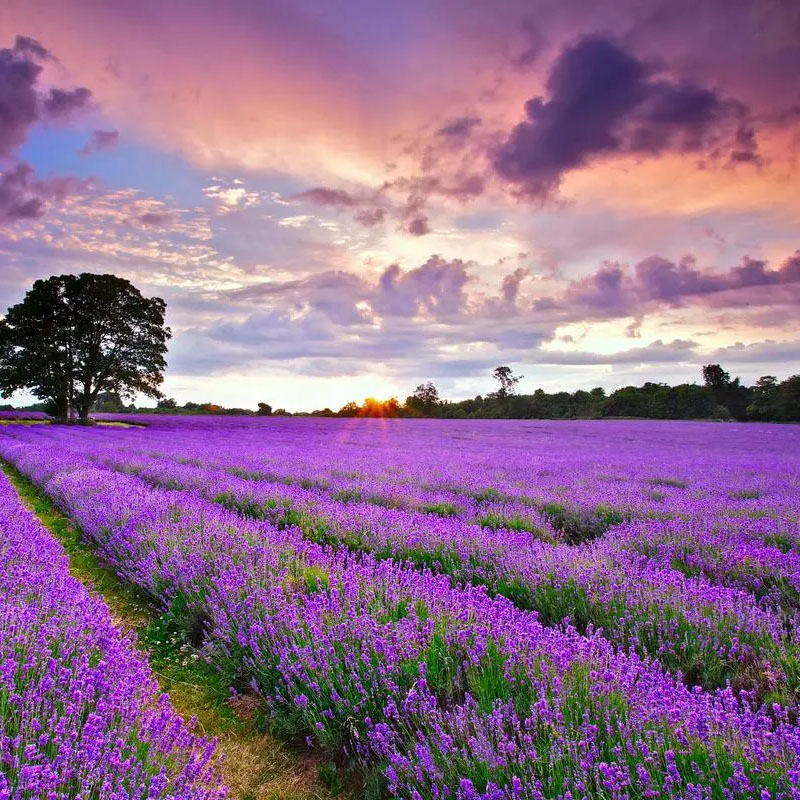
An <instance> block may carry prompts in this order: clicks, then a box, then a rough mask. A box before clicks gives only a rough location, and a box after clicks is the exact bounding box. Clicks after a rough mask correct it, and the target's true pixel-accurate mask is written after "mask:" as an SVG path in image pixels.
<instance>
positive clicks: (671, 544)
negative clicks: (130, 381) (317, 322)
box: [15, 430, 800, 703]
mask: <svg viewBox="0 0 800 800" xmlns="http://www.w3.org/2000/svg"><path fill="white" fill-rule="evenodd" d="M15 435H16V436H18V437H19V438H20V439H22V440H25V441H30V440H33V441H45V439H43V438H42V436H41V435H37V434H36V433H35V432H33V431H30V430H20V431H19V432H18V433H16V434H15ZM103 441H104V440H103V438H102V437H97V436H94V435H90V436H87V435H85V434H83V433H79V434H78V435H77V436H76V435H75V434H74V433H73V434H67V435H61V436H59V437H58V442H59V447H60V448H61V449H62V450H64V451H67V452H74V453H75V454H76V456H77V457H79V458H85V459H91V460H94V461H100V462H101V463H103V464H105V465H106V466H111V467H112V468H114V469H117V470H119V471H123V472H130V473H134V474H136V475H138V476H140V477H142V478H144V479H145V480H147V481H148V482H150V483H152V484H155V485H159V486H162V487H166V488H180V489H189V490H192V491H194V492H196V493H198V494H199V495H200V496H202V497H204V498H205V499H207V500H215V501H217V502H222V503H223V504H225V505H227V506H228V507H231V508H233V509H236V510H239V511H240V512H244V513H245V514H246V515H247V516H250V517H257V518H262V519H267V520H269V521H270V522H271V523H273V525H276V526H277V527H287V526H289V525H297V526H299V528H300V529H301V530H302V532H303V534H304V536H305V537H306V538H307V539H310V540H312V541H317V542H321V543H327V544H332V545H338V546H342V545H344V546H346V547H348V548H349V549H351V550H354V551H360V552H367V553H370V554H371V555H373V556H375V557H376V558H378V559H383V558H387V557H388V558H393V559H395V560H399V561H408V562H411V563H413V564H414V565H416V566H418V567H419V566H425V567H428V568H430V569H432V570H433V571H435V572H439V573H444V574H446V575H448V576H449V577H450V578H452V579H453V580H454V581H457V582H460V583H464V584H472V585H482V586H485V587H486V588H487V589H488V590H489V592H490V593H491V594H492V595H502V596H505V597H507V598H509V599H511V600H512V601H513V602H514V603H515V604H516V605H517V606H518V607H519V608H522V609H527V610H534V611H536V612H537V614H538V617H539V620H540V621H541V622H543V623H545V624H549V625H556V624H559V623H561V622H562V621H563V620H565V619H566V620H569V622H570V624H572V625H573V626H575V627H576V628H577V629H578V630H579V631H580V632H581V633H585V632H587V631H589V630H591V629H596V630H600V631H602V634H603V636H605V637H606V638H607V639H609V641H611V642H612V643H614V644H615V645H618V646H623V647H626V648H627V647H632V648H633V649H635V651H636V652H637V653H638V654H639V655H640V656H642V657H644V658H648V657H649V658H657V659H658V660H659V661H660V663H661V664H662V666H664V667H665V668H667V669H669V670H671V671H674V672H676V673H680V674H681V677H682V679H683V680H684V681H685V682H686V683H687V684H688V685H690V686H691V685H694V684H699V685H701V686H703V687H704V688H717V687H722V686H725V685H727V684H728V683H732V684H733V685H734V686H736V687H737V688H749V689H753V690H757V691H758V693H759V697H760V698H762V699H770V700H780V701H781V702H784V703H794V702H795V696H796V693H797V691H798V690H800V643H799V642H798V634H797V631H798V629H799V628H798V625H797V623H798V619H799V617H800V552H799V551H800V532H798V530H797V526H796V525H794V524H792V523H788V522H787V521H786V520H785V519H784V518H775V517H774V516H767V517H763V518H762V517H758V518H755V519H753V518H751V517H741V518H725V519H724V520H722V521H721V520H720V518H719V517H718V516H717V515H715V514H713V513H709V512H705V513H703V514H702V515H698V516H697V518H695V519H692V520H688V521H687V520H682V519H677V520H666V521H661V520H652V519H645V520H640V521H636V522H633V523H629V524H626V525H621V526H617V527H615V528H614V529H612V530H611V531H610V532H609V533H608V534H607V535H606V536H605V537H604V538H602V539H599V540H597V541H594V542H591V543H589V544H587V545H585V546H583V547H568V546H566V545H564V544H558V543H549V542H543V541H540V538H541V536H542V534H541V528H540V529H539V530H538V531H537V532H536V533H534V534H531V533H529V532H527V531H525V530H522V531H509V530H503V529H497V530H495V529H492V528H484V527H481V526H479V525H475V524H470V523H467V522H465V521H463V520H460V519H454V518H442V517H440V516H438V515H431V514H422V513H419V512H411V511H404V510H401V509H386V508H383V507H380V506H375V505H372V504H363V503H356V502H351V503H342V502H337V501H335V500H333V499H332V498H331V497H330V496H328V495H327V494H326V493H324V492H321V491H319V490H312V489H302V488H300V487H297V486H286V485H283V484H276V483H271V482H261V481H256V480H252V479H243V478H239V477H237V476H234V475H232V474H230V472H229V471H227V470H221V469H213V468H207V467H198V466H195V465H193V464H184V463H181V462H180V461H176V460H175V459H157V458H153V457H147V456H146V455H143V454H142V453H141V452H140V451H139V452H138V453H137V454H131V452H130V449H131V448H130V447H128V448H126V449H125V450H124V451H117V450H115V449H111V448H109V447H103V446H102V442H103ZM117 441H119V439H117ZM129 444H130V443H129ZM546 524H547V523H546V522H544V521H541V522H540V525H541V526H544V525H546ZM550 530H551V531H552V529H550ZM784 551H788V552H784Z"/></svg>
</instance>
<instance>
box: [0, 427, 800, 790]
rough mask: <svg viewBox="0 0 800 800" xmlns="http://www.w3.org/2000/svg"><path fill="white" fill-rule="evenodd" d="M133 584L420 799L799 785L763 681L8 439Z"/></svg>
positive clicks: (782, 718) (241, 677) (277, 717)
mask: <svg viewBox="0 0 800 800" xmlns="http://www.w3.org/2000/svg"><path fill="white" fill-rule="evenodd" d="M0 454H1V455H2V456H3V457H4V458H6V459H8V460H10V461H12V462H13V463H15V464H16V465H17V467H18V468H19V469H20V470H22V471H23V472H25V473H26V474H28V475H29V476H30V477H31V478H32V479H33V480H35V481H36V482H38V483H40V484H41V485H43V486H44V487H45V489H46V491H47V492H48V493H49V494H50V495H51V496H52V497H53V498H54V499H56V500H57V502H58V503H59V504H61V506H62V507H63V508H64V509H65V510H66V511H68V513H70V514H71V515H72V516H73V517H74V518H75V519H76V520H77V521H78V522H79V524H80V525H81V527H82V529H83V530H84V531H85V533H86V535H87V536H89V537H91V538H92V539H93V540H94V541H95V543H96V544H97V546H98V547H99V548H100V550H101V552H102V553H103V555H104V557H105V558H106V559H108V560H109V561H110V562H111V563H113V564H114V565H115V566H116V568H117V569H118V570H119V572H120V573H121V574H122V575H123V576H124V577H125V578H127V579H128V580H130V581H132V582H134V583H135V584H137V585H138V586H140V587H142V588H143V589H144V590H146V591H148V592H149V593H150V594H151V595H152V596H153V597H154V598H155V599H157V600H158V601H159V602H161V603H162V604H163V605H164V606H165V608H166V607H170V608H172V609H179V610H180V614H181V617H182V618H183V619H184V620H185V621H186V624H187V626H188V627H189V628H190V629H191V632H193V633H194V635H196V636H197V638H198V639H202V641H203V642H204V650H205V654H206V657H207V658H209V659H212V660H213V661H214V662H215V663H217V664H218V665H219V666H220V667H221V668H223V669H227V670H229V671H230V673H231V675H232V676H235V678H236V680H237V681H238V682H239V683H240V684H242V685H245V684H247V685H250V686H251V687H252V688H253V689H254V690H255V691H257V692H258V693H259V694H260V695H261V696H262V697H263V699H264V702H265V703H266V704H267V705H268V706H269V708H270V709H271V711H272V716H273V720H274V721H275V722H276V724H281V725H282V726H283V727H284V729H285V730H286V732H287V733H289V734H294V735H297V734H305V735H306V736H308V737H309V741H311V742H312V743H314V744H315V745H316V746H318V747H321V748H323V749H325V750H328V751H331V752H338V751H341V750H344V751H346V752H349V753H350V755H351V756H354V757H356V758H358V759H360V760H362V761H364V762H365V763H375V762H381V763H382V764H383V765H384V767H383V774H384V776H385V778H384V779H385V782H386V783H385V788H386V790H387V791H388V793H390V794H391V795H393V796H398V797H405V798H420V797H424V798H439V797H453V798H458V799H459V800H467V799H468V798H470V799H471V798H486V800H489V799H490V798H491V799H492V800H495V799H498V800H499V798H504V799H506V800H510V799H511V798H539V797H548V798H556V797H558V798H566V797H583V796H598V797H599V796H602V797H609V798H611V797H615V798H616V797H619V798H622V797H631V796H640V797H659V796H662V797H666V796H673V797H697V798H703V797H731V798H734V797H761V798H797V797H800V787H799V786H798V782H800V731H798V728H797V726H796V725H795V724H794V722H793V721H792V720H791V718H790V717H791V715H790V713H789V712H788V711H787V710H784V709H783V708H782V707H780V706H778V705H775V706H772V707H770V708H767V707H759V708H756V707H755V705H754V704H753V703H752V702H751V701H750V698H751V695H750V694H749V693H747V692H741V693H738V694H737V693H736V692H734V691H733V690H732V689H730V688H726V689H723V690H718V691H715V692H704V691H702V690H700V689H694V690H692V689H689V688H687V687H686V686H685V685H684V684H682V683H681V682H680V681H677V680H675V679H673V678H671V677H670V676H669V675H666V674H664V672H663V671H662V669H661V668H660V666H659V665H658V664H656V663H652V662H647V661H645V660H642V659H640V658H639V657H637V656H636V655H634V654H626V653H625V652H623V651H621V650H618V649H615V648H614V647H613V646H611V645H610V644H609V643H608V642H607V641H606V640H605V639H603V638H602V637H600V636H596V635H589V636H581V635H579V634H578V633H577V632H576V631H575V630H574V629H572V628H564V629H559V628H547V627H544V626H542V625H541V624H540V623H539V622H538V620H537V618H536V615H535V614H532V613H530V612H526V611H522V610H519V609H518V608H516V607H515V606H514V605H513V604H512V603H511V602H509V601H508V600H505V599H503V598H494V599H492V598H490V597H489V596H488V595H487V593H486V591H485V590H484V589H482V588H479V587H476V588H463V587H462V588H459V587H454V586H453V585H452V584H451V583H450V581H449V580H448V578H447V577H446V576H437V575H434V574H432V573H431V572H429V571H428V570H424V569H423V570H417V569H410V568H408V567H404V566H402V565H397V564H395V563H393V562H391V561H376V560H375V559H374V558H372V557H370V556H367V555H363V554H353V553H350V552H348V551H347V550H344V549H341V548H339V549H332V548H326V547H323V546H320V545H319V544H317V543H314V542H310V541H309V540H308V539H307V538H305V537H304V536H303V535H302V533H301V532H300V531H299V530H297V529H292V528H286V529H284V530H278V529H277V528H275V527H274V526H272V525H270V524H269V523H268V522H265V521H252V520H251V521H246V520H243V519H242V518H241V517H239V516H237V515H235V514H233V513H231V512H229V511H226V510H225V509H222V508H221V507H220V506H219V505H217V504H213V503H210V502H208V501H205V500H203V499H201V498H199V497H197V496H196V495H193V494H192V493H187V492H171V491H166V490H163V489H157V488H153V487H152V486H150V485H148V484H146V483H144V482H142V481H140V480H138V479H136V478H134V477H131V476H127V475H123V474H120V473H115V472H112V471H110V470H108V469H105V468H98V467H97V466H96V465H95V464H94V463H92V462H89V461H87V460H84V459H81V458H80V457H78V456H77V455H76V454H75V453H67V452H59V453H57V452H55V450H54V448H46V447H40V446H36V445H34V444H30V443H23V442H15V441H14V440H12V439H10V438H8V437H2V438H0Z"/></svg>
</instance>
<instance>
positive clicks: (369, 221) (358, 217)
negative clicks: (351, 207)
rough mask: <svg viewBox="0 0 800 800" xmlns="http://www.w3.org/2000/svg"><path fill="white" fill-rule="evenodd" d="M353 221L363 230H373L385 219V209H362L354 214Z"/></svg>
mask: <svg viewBox="0 0 800 800" xmlns="http://www.w3.org/2000/svg"><path fill="white" fill-rule="evenodd" d="M353 219H355V221H356V222H358V223H359V224H360V225H363V226H364V227H365V228H373V227H374V226H375V225H380V224H381V222H383V221H384V219H386V209H385V208H362V209H360V210H359V211H357V212H356V214H355V216H354V217H353Z"/></svg>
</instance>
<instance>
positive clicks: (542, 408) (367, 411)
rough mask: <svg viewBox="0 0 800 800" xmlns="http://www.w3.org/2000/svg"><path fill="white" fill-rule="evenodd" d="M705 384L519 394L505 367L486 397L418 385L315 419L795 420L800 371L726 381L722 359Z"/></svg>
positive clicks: (706, 372)
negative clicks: (400, 397) (449, 396)
mask: <svg viewBox="0 0 800 800" xmlns="http://www.w3.org/2000/svg"><path fill="white" fill-rule="evenodd" d="M702 374H703V385H698V384H696V383H682V384H679V385H677V386H670V385H668V384H666V383H652V382H648V383H645V384H644V385H643V386H625V387H623V388H621V389H617V390H616V391H615V392H612V393H611V394H610V395H609V394H606V391H605V390H604V389H603V388H601V387H597V388H596V389H592V390H591V391H585V390H582V389H579V390H578V391H576V392H545V391H544V390H543V389H537V390H536V391H535V392H534V393H533V394H517V391H516V387H517V384H518V383H519V381H520V379H521V378H522V376H521V375H514V374H513V372H512V370H511V369H510V368H509V367H506V366H500V367H497V368H496V369H495V370H494V372H493V376H494V378H495V379H496V380H497V381H498V383H499V387H498V388H497V389H496V390H495V391H493V392H489V393H488V394H486V395H478V396H477V397H474V398H471V399H468V400H459V401H456V402H450V401H448V400H444V399H442V398H441V397H440V396H439V392H438V390H437V388H436V387H435V386H434V384H433V383H431V382H427V383H422V384H420V385H419V386H417V388H416V389H415V390H414V392H413V393H412V394H411V395H409V396H408V397H407V398H406V401H405V403H402V404H401V403H399V402H398V401H397V400H396V399H394V398H391V399H390V400H387V401H384V402H380V401H377V400H375V399H373V398H368V399H367V400H366V401H365V402H364V404H363V405H361V406H359V405H357V404H356V403H348V404H347V405H345V406H343V407H342V408H341V409H340V410H339V411H338V412H336V413H334V412H332V411H331V410H330V409H325V410H324V411H317V412H313V413H314V415H315V416H340V417H400V416H415V417H439V418H443V419H478V418H483V419H599V418H603V417H639V418H645V419H720V420H738V421H740V422H746V421H748V420H753V421H762V422H767V421H769V422H800V375H793V376H792V377H790V378H787V379H786V380H784V381H782V382H779V381H778V379H777V378H776V377H775V376H773V375H765V376H763V377H761V378H759V379H758V380H757V381H756V383H755V384H754V385H753V386H745V385H744V384H743V383H742V382H741V380H740V379H739V378H733V379H731V377H730V375H729V373H727V372H726V371H725V370H724V369H723V368H722V367H721V366H720V365H719V364H708V365H707V366H705V367H703V371H702Z"/></svg>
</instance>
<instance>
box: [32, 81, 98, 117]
mask: <svg viewBox="0 0 800 800" xmlns="http://www.w3.org/2000/svg"><path fill="white" fill-rule="evenodd" d="M91 96H92V93H91V92H90V91H89V90H88V89H86V88H83V87H81V88H79V89H51V90H50V92H49V94H48V95H46V96H45V98H44V100H43V103H42V105H43V108H44V114H45V116H46V117H47V118H48V119H51V120H68V119H70V118H71V117H72V115H73V114H75V113H76V112H77V111H81V110H83V109H84V108H86V107H87V105H88V104H89V99H90V98H91Z"/></svg>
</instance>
